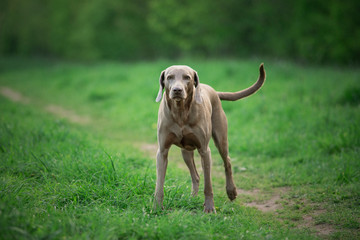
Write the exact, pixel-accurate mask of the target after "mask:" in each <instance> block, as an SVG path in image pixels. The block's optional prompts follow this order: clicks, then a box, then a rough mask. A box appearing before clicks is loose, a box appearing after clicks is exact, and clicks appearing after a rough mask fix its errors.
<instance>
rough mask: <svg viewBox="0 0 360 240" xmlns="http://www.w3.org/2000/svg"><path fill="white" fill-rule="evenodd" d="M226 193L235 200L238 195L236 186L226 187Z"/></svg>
mask: <svg viewBox="0 0 360 240" xmlns="http://www.w3.org/2000/svg"><path fill="white" fill-rule="evenodd" d="M226 193H227V195H228V197H229V199H230V200H231V201H233V200H234V199H235V198H236V196H237V191H236V188H231V189H226Z"/></svg>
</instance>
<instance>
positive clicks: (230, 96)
mask: <svg viewBox="0 0 360 240" xmlns="http://www.w3.org/2000/svg"><path fill="white" fill-rule="evenodd" d="M259 70H260V76H259V79H258V80H257V81H256V83H254V84H253V85H252V86H251V87H249V88H247V89H244V90H241V91H239V92H217V94H218V96H219V98H220V100H226V101H236V100H239V99H241V98H244V97H247V96H250V95H251V94H254V93H255V92H256V91H257V90H259V89H260V88H261V86H262V85H263V84H264V82H265V78H266V75H265V70H264V64H263V63H262V64H261V65H260V69H259Z"/></svg>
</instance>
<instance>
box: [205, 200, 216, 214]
mask: <svg viewBox="0 0 360 240" xmlns="http://www.w3.org/2000/svg"><path fill="white" fill-rule="evenodd" d="M204 213H215V214H216V209H215V205H214V201H209V202H208V203H207V202H206V201H205V203H204Z"/></svg>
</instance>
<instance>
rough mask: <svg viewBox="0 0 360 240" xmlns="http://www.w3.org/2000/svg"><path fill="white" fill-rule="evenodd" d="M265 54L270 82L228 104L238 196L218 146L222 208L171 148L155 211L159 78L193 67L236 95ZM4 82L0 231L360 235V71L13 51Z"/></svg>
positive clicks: (36, 234)
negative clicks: (206, 209) (173, 68)
mask: <svg viewBox="0 0 360 240" xmlns="http://www.w3.org/2000/svg"><path fill="white" fill-rule="evenodd" d="M261 62H264V66H265V70H266V73H267V79H266V82H265V85H264V86H263V88H262V89H261V90H260V91H259V92H258V93H257V94H255V95H253V96H251V97H249V98H246V99H244V100H241V101H238V102H223V108H224V110H225V113H226V115H227V118H228V122H229V150H230V157H231V158H232V165H233V172H234V180H235V183H236V184H237V187H238V188H239V193H240V194H239V196H238V198H237V199H236V200H235V201H233V202H230V201H229V200H228V199H227V197H226V193H225V179H224V178H225V174H224V173H223V167H222V161H221V159H220V157H219V155H218V153H217V150H216V148H215V147H214V145H213V144H212V145H211V150H212V156H213V170H212V171H213V184H214V200H215V206H216V209H217V214H204V213H203V212H202V210H203V209H202V208H203V207H202V204H203V200H204V196H203V194H202V190H200V191H199V193H200V194H199V196H197V197H191V196H190V195H191V194H190V193H191V179H190V176H189V174H188V171H187V170H186V166H185V163H183V162H182V160H181V158H180V154H179V151H178V150H176V149H175V147H173V148H174V149H173V151H172V153H171V155H170V160H169V166H168V172H167V176H166V181H165V199H164V206H165V209H164V210H158V211H154V210H153V208H152V206H153V192H154V189H155V160H154V158H153V151H154V149H155V150H156V121H157V109H158V103H156V102H155V97H156V94H157V90H158V87H159V86H158V78H159V75H160V72H161V71H162V70H163V69H165V68H166V67H168V66H169V65H173V64H186V65H189V66H191V67H193V68H194V69H195V70H196V71H197V72H198V74H199V78H200V82H201V83H206V84H209V85H211V86H212V87H214V88H215V89H216V90H218V91H236V90H241V89H243V88H246V87H248V86H250V85H251V84H252V83H253V82H255V81H256V79H257V77H258V66H259V64H260V63H261ZM0 90H1V93H2V95H1V96H0V112H1V115H0V161H1V165H0V193H1V195H0V239H40V238H44V239H89V238H90V239H222V238H223V239H286V238H288V239H318V238H325V239H356V238H360V234H359V232H360V231H359V229H360V184H359V180H360V125H359V122H360V71H359V69H358V68H355V67H353V68H350V67H349V68H346V67H334V66H309V65H299V64H295V63H291V62H286V61H279V60H276V61H275V60H271V59H265V60H264V59H246V60H245V59H243V60H242V59H222V60H211V59H210V60H204V59H202V60H196V59H181V60H176V61H169V60H157V61H153V62H151V61H143V62H115V61H101V62H87V63H79V62H70V61H67V62H66V61H57V60H49V59H19V58H5V59H0ZM9 92H10V93H11V92H12V93H13V94H12V95H14V93H17V94H18V96H17V97H16V96H15V97H14V96H13V97H11V96H10V95H11V94H7V93H9ZM15 95H16V94H15ZM144 146H150V147H144ZM196 162H197V163H199V162H200V160H199V157H198V156H197V157H196ZM198 169H199V170H200V169H201V168H198ZM200 172H201V171H200ZM200 177H201V180H200V181H201V184H200V186H201V187H202V185H203V181H202V180H203V178H202V175H201V176H200ZM274 196H275V197H274ZM262 205H264V206H265V210H264V209H262V208H261V207H260V206H262ZM270 205H271V206H270ZM266 208H269V211H268V210H266Z"/></svg>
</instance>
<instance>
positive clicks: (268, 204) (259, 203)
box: [237, 187, 335, 238]
mask: <svg viewBox="0 0 360 240" xmlns="http://www.w3.org/2000/svg"><path fill="white" fill-rule="evenodd" d="M290 190H291V189H290V188H289V187H283V188H275V189H273V192H272V193H271V195H270V197H269V196H268V193H265V192H261V191H260V190H259V189H253V190H243V189H238V190H237V192H238V194H239V195H244V196H250V197H251V198H255V200H253V201H251V202H247V203H244V205H245V206H248V207H255V208H257V209H258V210H260V211H262V212H273V213H276V210H279V209H282V208H283V206H282V204H281V201H284V195H285V194H286V193H288V192H289V191H290ZM289 204H290V205H294V203H292V202H290V203H289ZM309 204H310V203H309ZM325 212H326V210H324V209H320V210H313V211H312V212H310V213H308V214H306V215H304V216H302V219H301V220H300V221H299V222H298V224H297V228H300V229H303V228H308V229H312V230H313V231H315V232H316V233H317V235H318V236H319V237H325V238H326V237H327V236H329V235H330V234H332V233H333V232H334V231H335V230H334V227H333V226H332V225H330V224H326V223H321V224H318V223H316V221H315V218H316V216H319V215H321V214H324V213H325Z"/></svg>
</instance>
